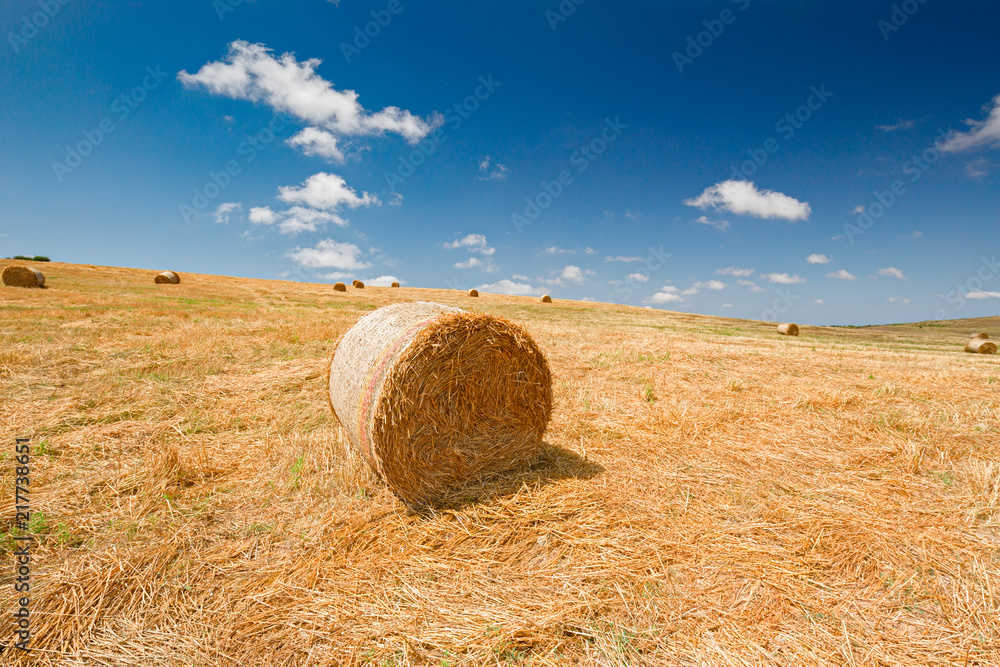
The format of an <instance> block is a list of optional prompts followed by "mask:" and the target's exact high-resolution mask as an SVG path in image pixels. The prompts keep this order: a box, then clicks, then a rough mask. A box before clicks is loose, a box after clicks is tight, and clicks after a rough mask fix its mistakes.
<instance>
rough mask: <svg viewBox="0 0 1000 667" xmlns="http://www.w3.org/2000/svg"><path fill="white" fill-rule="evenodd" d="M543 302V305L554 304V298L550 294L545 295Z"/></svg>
mask: <svg viewBox="0 0 1000 667" xmlns="http://www.w3.org/2000/svg"><path fill="white" fill-rule="evenodd" d="M541 301H542V303H552V297H551V296H549V295H548V294H543V295H542V299H541Z"/></svg>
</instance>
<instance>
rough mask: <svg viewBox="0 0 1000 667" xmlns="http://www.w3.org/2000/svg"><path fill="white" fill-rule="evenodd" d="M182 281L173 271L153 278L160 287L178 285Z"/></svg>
mask: <svg viewBox="0 0 1000 667" xmlns="http://www.w3.org/2000/svg"><path fill="white" fill-rule="evenodd" d="M180 281H181V277H180V276H179V275H177V274H176V273H174V272H173V271H164V272H163V273H160V274H158V275H157V276H156V277H155V278H153V282H154V283H156V284H158V285H176V284H178V283H179V282H180Z"/></svg>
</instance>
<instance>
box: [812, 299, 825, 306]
mask: <svg viewBox="0 0 1000 667" xmlns="http://www.w3.org/2000/svg"><path fill="white" fill-rule="evenodd" d="M813 303H818V304H819V305H821V306H822V305H823V299H816V300H815V301H813Z"/></svg>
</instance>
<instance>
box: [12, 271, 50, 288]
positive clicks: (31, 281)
mask: <svg viewBox="0 0 1000 667" xmlns="http://www.w3.org/2000/svg"><path fill="white" fill-rule="evenodd" d="M2 279H3V284H4V285H7V286H8V287H43V286H44V285H45V276H43V275H42V272H41V271H38V270H36V269H32V268H31V267H28V266H8V267H7V268H6V269H4V270H3V277H2Z"/></svg>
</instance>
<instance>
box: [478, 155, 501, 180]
mask: <svg viewBox="0 0 1000 667" xmlns="http://www.w3.org/2000/svg"><path fill="white" fill-rule="evenodd" d="M479 171H480V173H482V174H484V175H483V176H480V177H479V180H481V181H499V180H503V179H505V178H507V167H505V166H503V165H502V164H496V165H494V166H493V169H492V170H490V156H489V155H487V156H486V157H484V158H483V159H482V160H480V161H479Z"/></svg>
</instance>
